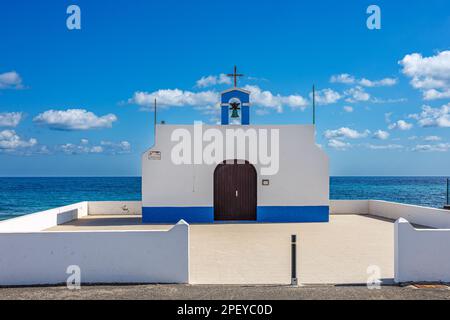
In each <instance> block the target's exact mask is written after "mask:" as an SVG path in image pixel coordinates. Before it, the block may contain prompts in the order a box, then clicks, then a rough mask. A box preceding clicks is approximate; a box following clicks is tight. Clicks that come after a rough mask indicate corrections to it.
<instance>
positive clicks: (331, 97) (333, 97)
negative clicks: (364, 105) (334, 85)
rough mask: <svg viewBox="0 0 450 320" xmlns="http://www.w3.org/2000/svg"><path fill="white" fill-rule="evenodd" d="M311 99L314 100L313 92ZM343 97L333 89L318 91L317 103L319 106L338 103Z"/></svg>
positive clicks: (310, 95)
mask: <svg viewBox="0 0 450 320" xmlns="http://www.w3.org/2000/svg"><path fill="white" fill-rule="evenodd" d="M309 97H310V99H312V92H311V93H310V94H309ZM341 98H342V96H341V95H340V94H339V93H338V92H336V91H334V90H332V89H329V88H328V89H322V90H319V91H316V103H317V104H318V105H326V104H332V103H336V102H338V101H339V100H340V99H341Z"/></svg>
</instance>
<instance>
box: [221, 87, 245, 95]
mask: <svg viewBox="0 0 450 320" xmlns="http://www.w3.org/2000/svg"><path fill="white" fill-rule="evenodd" d="M231 91H241V92H244V93H246V94H250V91H247V90H244V89H241V88H238V87H233V88H230V89H227V90H224V91H222V92H221V93H220V94H224V93H227V92H231Z"/></svg>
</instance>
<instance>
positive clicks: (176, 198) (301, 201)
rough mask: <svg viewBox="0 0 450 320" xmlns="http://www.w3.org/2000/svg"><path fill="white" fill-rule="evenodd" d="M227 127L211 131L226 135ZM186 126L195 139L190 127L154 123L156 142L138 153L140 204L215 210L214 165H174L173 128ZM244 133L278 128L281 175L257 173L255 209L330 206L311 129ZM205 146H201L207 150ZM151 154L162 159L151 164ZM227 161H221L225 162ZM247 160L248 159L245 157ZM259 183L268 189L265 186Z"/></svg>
mask: <svg viewBox="0 0 450 320" xmlns="http://www.w3.org/2000/svg"><path fill="white" fill-rule="evenodd" d="M230 127H231V126H206V125H204V126H203V131H205V130H207V129H209V128H214V129H217V130H220V131H221V132H222V133H223V134H224V136H225V130H226V129H227V128H230ZM178 128H184V129H186V130H188V131H189V132H190V133H191V135H192V137H193V136H194V133H193V131H194V127H193V126H192V125H157V128H156V129H157V133H156V144H155V145H154V146H153V147H152V148H151V149H150V150H148V151H147V152H145V153H144V154H143V155H142V204H143V206H144V207H145V206H209V207H211V206H213V181H214V180H213V173H214V169H215V167H216V165H215V164H214V165H206V164H197V165H184V164H182V165H175V164H174V163H173V162H172V160H171V150H172V148H173V146H174V145H175V144H177V142H171V134H172V132H173V131H174V130H175V129H178ZM241 128H243V129H248V128H253V129H269V130H270V129H279V154H280V164H279V171H278V173H277V174H276V175H273V176H261V174H260V173H261V171H260V169H261V166H260V165H259V164H254V165H255V168H256V170H257V173H258V183H257V185H258V187H257V188H258V189H257V201H258V206H318V205H326V206H327V205H328V204H329V201H328V199H329V196H328V195H329V174H328V157H327V156H326V154H325V152H324V151H323V150H321V149H320V148H319V147H318V146H317V145H316V144H315V139H314V126H312V125H284V126H252V125H251V126H243V127H241ZM206 144H207V143H203V145H204V146H205V145H206ZM150 151H160V152H161V160H149V152H150ZM225 158H226V157H224V160H225ZM245 160H248V159H245ZM262 179H269V180H270V185H269V186H263V185H262Z"/></svg>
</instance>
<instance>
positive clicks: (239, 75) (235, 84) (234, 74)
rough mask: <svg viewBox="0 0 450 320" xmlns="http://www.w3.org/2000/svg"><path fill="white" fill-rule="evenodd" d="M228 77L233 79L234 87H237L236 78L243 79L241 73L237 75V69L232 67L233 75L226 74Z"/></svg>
mask: <svg viewBox="0 0 450 320" xmlns="http://www.w3.org/2000/svg"><path fill="white" fill-rule="evenodd" d="M227 76H228V77H233V78H234V86H235V87H237V77H243V76H244V75H243V74H241V73H237V67H236V66H234V73H229V74H227Z"/></svg>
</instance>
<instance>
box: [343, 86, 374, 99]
mask: <svg viewBox="0 0 450 320" xmlns="http://www.w3.org/2000/svg"><path fill="white" fill-rule="evenodd" d="M344 94H345V95H346V96H347V98H346V99H345V101H347V102H350V103H354V102H358V101H369V99H370V94H368V93H367V92H366V91H364V88H362V87H361V86H356V87H354V88H351V89H348V90H345V91H344Z"/></svg>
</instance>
